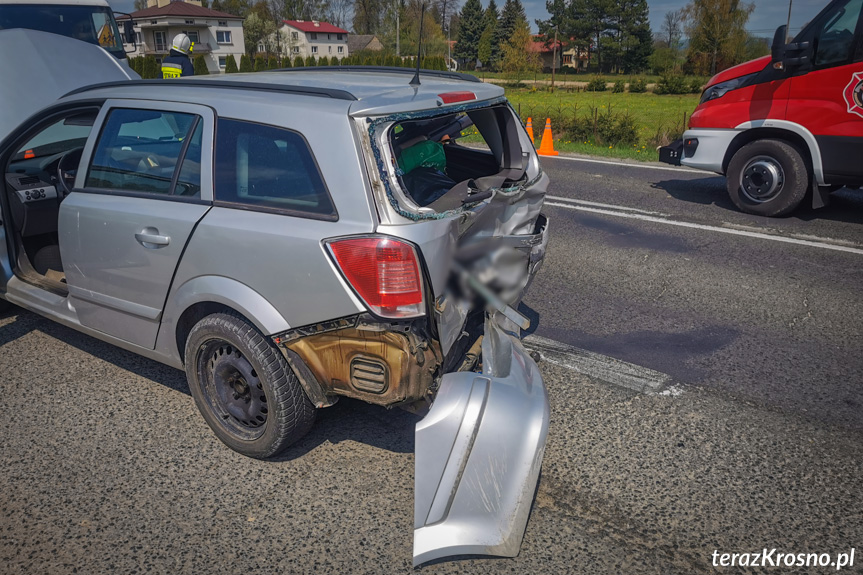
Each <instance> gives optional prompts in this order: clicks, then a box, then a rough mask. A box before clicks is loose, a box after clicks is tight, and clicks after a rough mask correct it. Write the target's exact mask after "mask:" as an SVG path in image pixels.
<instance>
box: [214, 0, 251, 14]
mask: <svg viewBox="0 0 863 575" xmlns="http://www.w3.org/2000/svg"><path fill="white" fill-rule="evenodd" d="M251 8H252V4H251V1H250V0H213V4H212V9H213V10H218V11H219V12H227V13H228V14H233V15H234V16H242V17H243V18H245V17H246V16H247V15H248V14H249V10H251Z"/></svg>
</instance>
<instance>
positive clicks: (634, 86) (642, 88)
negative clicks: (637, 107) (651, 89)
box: [629, 78, 647, 94]
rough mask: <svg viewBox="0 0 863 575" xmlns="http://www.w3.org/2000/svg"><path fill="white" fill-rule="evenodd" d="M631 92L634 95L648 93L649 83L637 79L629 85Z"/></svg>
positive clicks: (642, 79)
mask: <svg viewBox="0 0 863 575" xmlns="http://www.w3.org/2000/svg"><path fill="white" fill-rule="evenodd" d="M629 91H630V93H632V94H643V93H644V92H647V81H646V80H645V79H644V78H636V79H635V80H633V81H632V82H630V83H629Z"/></svg>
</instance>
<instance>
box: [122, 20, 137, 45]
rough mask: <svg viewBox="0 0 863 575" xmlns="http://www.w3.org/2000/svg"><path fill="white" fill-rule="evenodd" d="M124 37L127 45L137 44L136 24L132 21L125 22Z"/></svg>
mask: <svg viewBox="0 0 863 575" xmlns="http://www.w3.org/2000/svg"><path fill="white" fill-rule="evenodd" d="M123 36H125V37H126V44H134V43H135V23H134V22H132V21H131V20H126V21H125V22H123Z"/></svg>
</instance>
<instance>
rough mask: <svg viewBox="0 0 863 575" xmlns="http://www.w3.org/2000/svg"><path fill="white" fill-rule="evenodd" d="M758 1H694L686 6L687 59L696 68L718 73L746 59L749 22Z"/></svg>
mask: <svg viewBox="0 0 863 575" xmlns="http://www.w3.org/2000/svg"><path fill="white" fill-rule="evenodd" d="M754 9H755V4H745V3H742V2H740V0H692V2H691V3H690V4H689V5H688V6H686V8H684V11H685V15H686V31H687V34H688V36H689V52H688V54H687V60H688V61H689V64H690V65H691V67H692V68H693V70H694V71H696V72H699V73H702V74H703V73H705V72H708V73H710V74H711V75H712V74H715V73H716V71H717V70H718V69H720V68H722V69H724V68H727V67H729V66H733V65H735V64H739V63H740V62H742V61H744V59H745V57H746V40H747V39H748V37H749V35H748V34H747V32H746V23H747V22H748V21H749V16H750V15H751V14H752V11H753V10H754Z"/></svg>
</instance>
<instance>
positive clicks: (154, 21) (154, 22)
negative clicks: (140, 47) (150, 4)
mask: <svg viewBox="0 0 863 575" xmlns="http://www.w3.org/2000/svg"><path fill="white" fill-rule="evenodd" d="M158 23H159V21H158V20H150V24H153V25H154V26H155V25H156V24H158Z"/></svg>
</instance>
